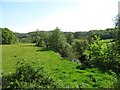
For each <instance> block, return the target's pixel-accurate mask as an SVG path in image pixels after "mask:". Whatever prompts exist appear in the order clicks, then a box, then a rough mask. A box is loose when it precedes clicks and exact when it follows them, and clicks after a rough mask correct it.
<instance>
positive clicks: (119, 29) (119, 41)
mask: <svg viewBox="0 0 120 90" xmlns="http://www.w3.org/2000/svg"><path fill="white" fill-rule="evenodd" d="M116 29H117V36H116V45H117V50H118V53H119V54H120V16H118V17H117V22H116Z"/></svg>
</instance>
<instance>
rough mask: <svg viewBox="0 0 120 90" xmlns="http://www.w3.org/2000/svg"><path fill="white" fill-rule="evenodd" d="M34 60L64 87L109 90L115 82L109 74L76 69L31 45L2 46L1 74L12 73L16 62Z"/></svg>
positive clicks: (50, 53) (93, 69)
mask: <svg viewBox="0 0 120 90" xmlns="http://www.w3.org/2000/svg"><path fill="white" fill-rule="evenodd" d="M22 59H25V60H28V61H31V60H35V61H36V62H40V63H41V64H43V65H44V69H45V70H46V71H47V72H48V73H49V74H50V75H52V76H53V77H55V78H56V79H57V80H58V81H60V82H62V83H63V84H64V85H65V86H66V87H72V88H76V87H77V88H78V87H79V86H80V87H84V88H92V87H98V88H110V87H112V85H113V83H114V82H115V81H116V79H115V77H114V76H113V74H111V73H105V72H101V71H100V70H98V69H96V68H92V69H89V68H86V69H82V68H79V69H77V68H76V67H77V66H79V64H77V63H74V62H71V61H68V60H65V59H63V58H62V57H60V55H59V54H57V53H55V52H53V51H47V50H46V49H44V48H42V47H35V45H33V44H15V45H3V46H2V60H3V61H2V69H3V72H6V73H8V72H14V71H15V64H16V62H17V61H18V60H22Z"/></svg>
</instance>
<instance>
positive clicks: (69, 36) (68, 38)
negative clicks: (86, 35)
mask: <svg viewBox="0 0 120 90" xmlns="http://www.w3.org/2000/svg"><path fill="white" fill-rule="evenodd" d="M65 37H66V39H67V42H68V43H69V44H70V45H71V44H72V42H73V39H74V36H73V34H72V32H69V33H67V34H66V35H65Z"/></svg>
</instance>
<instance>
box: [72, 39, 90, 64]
mask: <svg viewBox="0 0 120 90" xmlns="http://www.w3.org/2000/svg"><path fill="white" fill-rule="evenodd" d="M87 45H88V43H87V41H85V40H79V39H75V40H74V42H73V44H72V46H73V50H74V52H75V53H76V56H77V59H79V60H80V62H81V63H83V62H84V61H85V58H86V56H85V55H84V52H85V50H86V49H87Z"/></svg>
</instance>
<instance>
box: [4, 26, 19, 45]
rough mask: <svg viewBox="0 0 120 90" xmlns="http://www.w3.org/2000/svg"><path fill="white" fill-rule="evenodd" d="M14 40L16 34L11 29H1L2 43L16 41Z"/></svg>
mask: <svg viewBox="0 0 120 90" xmlns="http://www.w3.org/2000/svg"><path fill="white" fill-rule="evenodd" d="M16 40H17V39H16V36H15V34H14V33H13V32H12V31H11V30H9V29H7V28H3V29H2V44H12V43H16Z"/></svg>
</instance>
